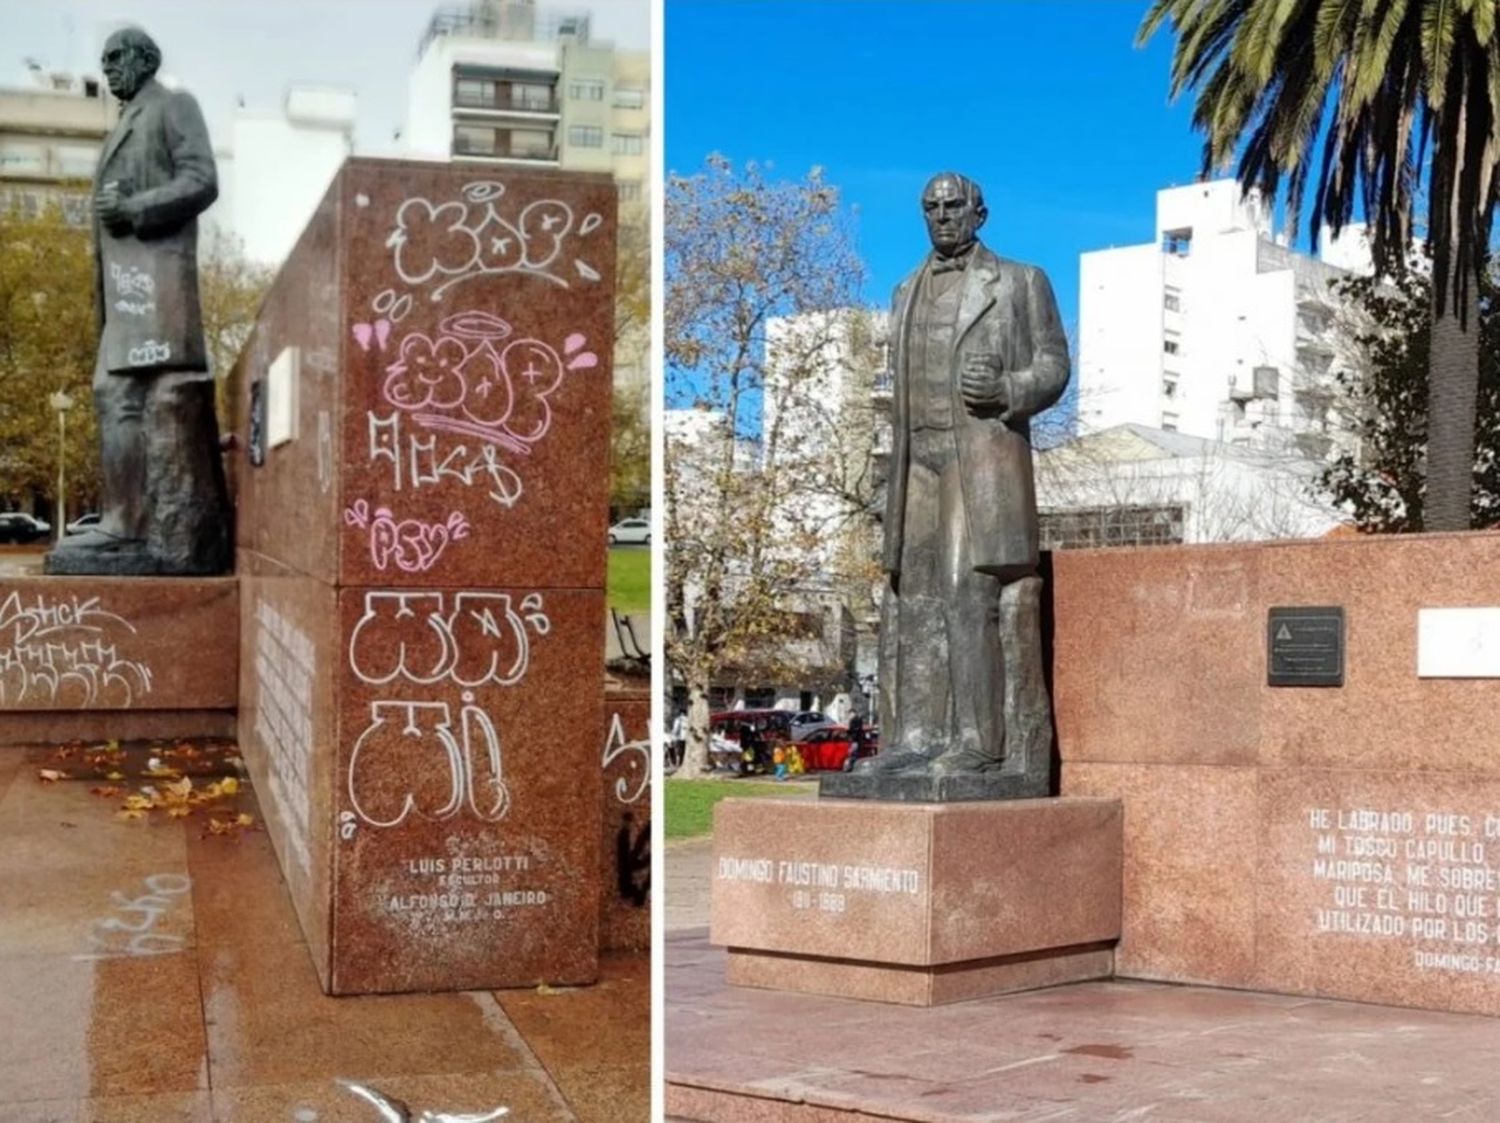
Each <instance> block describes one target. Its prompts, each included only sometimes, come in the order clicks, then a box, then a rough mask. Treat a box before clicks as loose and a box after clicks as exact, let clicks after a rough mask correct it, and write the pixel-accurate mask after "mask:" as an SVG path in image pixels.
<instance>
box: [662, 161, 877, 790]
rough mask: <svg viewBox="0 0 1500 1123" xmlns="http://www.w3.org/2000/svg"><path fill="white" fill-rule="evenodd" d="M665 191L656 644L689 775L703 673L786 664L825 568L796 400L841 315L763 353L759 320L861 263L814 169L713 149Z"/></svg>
mask: <svg viewBox="0 0 1500 1123" xmlns="http://www.w3.org/2000/svg"><path fill="white" fill-rule="evenodd" d="M666 192H667V194H666V215H667V220H666V231H665V271H666V293H665V306H666V316H665V325H664V326H665V336H666V348H665V350H666V360H667V384H668V391H669V400H672V401H675V402H677V403H679V404H683V405H687V406H691V407H693V408H694V410H695V412H694V413H691V414H687V415H686V417H685V421H684V424H683V425H682V426H681V428H680V429H678V430H675V431H674V430H673V429H669V430H668V433H667V463H666V480H665V493H666V495H665V499H666V508H667V509H666V512H665V527H664V531H665V541H666V549H667V552H666V562H667V576H666V586H667V604H666V616H667V635H666V637H665V647H666V656H667V660H668V663H669V664H670V666H671V668H672V670H673V672H674V673H675V674H676V675H677V676H679V677H680V678H681V680H682V681H683V682H684V683H685V684H686V686H687V690H688V696H689V700H690V709H689V714H688V749H687V754H686V760H685V762H684V764H683V766H682V768H681V769H680V770H679V773H678V774H679V775H683V776H691V775H695V774H698V773H700V772H702V771H703V770H704V769H705V768H706V766H707V753H708V733H709V729H708V726H709V701H708V699H709V691H710V688H711V686H712V685H713V683H714V682H715V680H716V679H718V678H719V677H721V676H722V675H723V674H724V673H725V672H726V670H729V669H734V670H736V671H738V672H740V673H742V674H752V673H753V674H757V675H760V674H764V675H771V674H775V673H778V672H779V671H784V670H787V669H790V668H794V667H795V664H796V663H797V660H798V658H799V656H798V649H799V648H803V647H804V646H805V645H804V644H803V643H801V642H797V641H798V638H799V637H798V633H799V632H801V631H804V630H805V623H806V616H805V615H803V614H802V609H803V608H804V607H805V605H804V604H799V593H800V591H802V590H805V589H806V588H807V587H808V586H809V584H810V583H813V580H814V578H820V577H821V576H822V574H821V573H820V572H819V571H820V568H821V561H820V558H821V554H820V551H819V549H818V547H819V545H820V543H822V542H823V541H826V540H827V536H828V534H829V533H830V530H831V529H835V528H830V526H829V525H828V518H827V512H828V507H827V506H826V505H822V504H819V505H814V504H810V503H809V502H807V501H806V500H807V496H808V495H809V494H810V492H812V491H814V490H816V489H817V488H818V487H820V486H821V484H820V481H819V479H818V477H817V476H816V475H815V473H813V472H811V471H810V470H809V463H810V458H809V457H808V456H807V455H806V454H807V452H808V451H809V447H810V444H811V442H813V441H814V440H815V432H816V430H815V429H814V428H813V427H811V426H809V425H808V424H807V423H806V421H805V416H799V407H800V406H803V405H805V404H806V403H807V401H808V399H809V395H808V394H807V391H808V390H809V389H810V388H812V387H815V386H817V385H819V383H820V380H822V379H825V378H826V377H827V375H828V369H829V364H830V363H831V362H835V361H838V360H837V356H839V355H840V354H842V353H844V351H843V349H842V348H841V346H840V338H839V337H840V333H841V332H843V331H845V330H846V327H847V324H846V317H845V316H843V315H841V314H829V315H823V316H809V317H807V318H806V320H805V322H803V323H804V326H803V328H802V330H799V331H797V332H794V333H790V334H789V335H788V336H787V337H785V338H783V339H781V340H779V341H778V342H777V345H776V346H775V347H774V349H773V348H772V347H771V346H770V341H769V340H768V334H767V329H768V325H769V323H770V321H772V320H773V319H775V318H777V317H785V316H793V315H801V314H804V313H831V312H833V310H836V309H847V308H848V307H849V306H850V305H853V304H855V303H856V300H857V294H858V291H859V285H860V281H861V278H862V276H863V266H862V264H861V262H860V260H859V258H858V255H857V254H856V252H855V249H854V238H853V231H852V226H851V222H850V219H849V216H848V214H847V212H845V211H844V210H843V209H842V207H841V204H840V200H839V195H838V192H837V191H835V190H834V189H833V188H832V187H830V186H829V185H828V184H827V183H825V182H824V180H823V177H822V174H821V172H819V171H818V170H816V169H814V170H813V171H812V172H811V173H809V174H808V176H807V177H806V178H804V179H802V180H796V181H788V180H775V179H771V178H770V177H769V176H768V174H767V169H765V168H764V167H762V166H760V165H758V164H754V163H749V164H746V165H744V166H743V167H740V168H736V167H735V166H734V165H733V164H731V163H730V162H729V161H728V160H726V159H724V158H723V157H720V156H713V157H710V158H709V160H708V161H707V162H706V164H705V166H704V168H703V169H702V170H701V171H700V172H698V173H697V174H694V175H690V176H680V175H674V176H671V177H670V178H669V180H668V183H667V188H666ZM773 350H774V353H772V352H773ZM812 398H813V399H814V400H815V399H816V395H812ZM850 514H851V516H853V515H854V514H856V513H855V512H850ZM799 618H800V619H799ZM803 638H805V637H803ZM788 641H792V642H788Z"/></svg>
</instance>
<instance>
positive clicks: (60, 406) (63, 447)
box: [48, 390, 73, 542]
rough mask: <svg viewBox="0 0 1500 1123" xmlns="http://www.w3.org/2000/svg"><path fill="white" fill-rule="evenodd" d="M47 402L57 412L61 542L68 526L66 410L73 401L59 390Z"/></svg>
mask: <svg viewBox="0 0 1500 1123" xmlns="http://www.w3.org/2000/svg"><path fill="white" fill-rule="evenodd" d="M48 400H49V401H50V402H51V403H52V408H53V409H55V410H56V411H57V540H58V541H59V542H61V541H62V540H63V535H64V534H66V533H67V529H66V528H67V525H68V500H67V495H68V475H67V463H68V410H70V409H72V408H73V399H72V397H70V396H69V394H68V392H67V391H66V390H59V391H57V393H55V394H53V395H52V397H51V398H50V399H48Z"/></svg>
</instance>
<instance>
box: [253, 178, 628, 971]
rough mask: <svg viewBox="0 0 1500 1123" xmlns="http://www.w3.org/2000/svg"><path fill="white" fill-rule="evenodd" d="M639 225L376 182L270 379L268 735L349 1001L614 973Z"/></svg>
mask: <svg viewBox="0 0 1500 1123" xmlns="http://www.w3.org/2000/svg"><path fill="white" fill-rule="evenodd" d="M615 197H616V191H615V187H614V184H613V182H612V181H611V180H610V179H609V177H607V176H598V175H577V174H568V175H563V174H558V173H547V172H537V171H532V170H522V169H511V168H505V169H499V168H474V167H463V166H451V165H446V164H432V163H419V162H402V161H388V160H366V159H354V160H350V161H348V162H346V163H345V165H344V166H343V168H342V170H341V171H340V172H339V174H338V176H337V178H336V179H335V180H334V182H333V184H332V185H331V187H330V188H329V191H328V193H327V196H326V197H325V199H324V200H323V202H322V204H321V205H320V206H319V208H318V210H317V212H316V214H315V215H314V216H313V219H312V220H311V222H310V223H309V225H308V227H307V229H306V230H305V232H304V233H303V235H302V237H301V239H300V240H299V242H298V245H297V246H296V248H295V249H294V251H293V253H292V255H291V257H290V258H289V260H288V261H287V263H286V265H285V266H284V267H283V268H282V270H281V271H280V273H279V274H278V277H277V280H276V282H275V284H274V286H273V288H272V290H271V292H270V294H269V295H268V296H267V299H266V302H265V304H264V306H263V308H262V311H261V315H260V318H259V322H258V323H257V325H256V329H255V332H254V334H253V335H252V336H251V338H250V340H249V342H248V343H247V345H246V348H245V350H244V351H243V352H242V355H241V358H240V362H239V366H238V369H237V371H236V388H237V393H238V396H239V397H238V410H237V414H238V425H237V427H236V428H237V432H238V434H239V436H240V445H241V449H242V453H241V456H240V458H239V460H238V461H237V462H236V465H235V477H236V480H237V484H238V496H239V538H238V546H239V559H238V565H239V570H240V573H241V574H242V577H243V580H244V592H243V596H242V598H241V623H242V639H241V643H242V651H243V659H242V674H241V707H240V738H241V743H242V747H243V751H244V755H245V759H246V761H247V763H248V765H249V767H250V771H251V774H252V776H253V777H254V779H255V782H256V787H257V790H258V791H259V793H260V795H261V798H262V801H263V803H264V805H265V808H264V809H265V813H266V821H267V824H268V829H269V831H270V833H271V837H272V839H273V841H274V843H275V845H276V849H277V853H278V856H279V857H280V859H281V863H282V866H283V868H284V869H285V870H286V872H287V881H288V885H289V886H290V887H291V890H292V895H293V898H294V900H295V901H296V905H297V911H298V916H299V918H300V920H301V923H302V926H303V929H304V931H305V932H306V933H307V936H308V941H309V944H310V946H311V947H312V950H313V954H314V956H315V957H316V959H317V961H318V968H319V972H320V975H321V978H322V980H323V984H324V986H325V988H326V989H329V990H330V991H333V992H337V993H364V992H385V991H400V990H443V989H475V988H486V987H497V986H523V985H534V984H536V983H538V982H552V983H584V982H590V981H592V980H593V979H594V978H595V976H596V974H597V962H598V942H599V941H598V934H599V894H600V888H599V886H600V863H599V857H598V845H599V836H600V830H601V826H600V821H601V816H602V809H601V806H600V804H601V801H600V799H599V779H598V778H599V774H600V757H599V751H600V750H599V747H600V745H601V744H602V743H603V742H604V728H603V718H604V715H603V712H602V709H601V707H600V705H599V699H600V698H601V697H602V695H603V688H604V674H603V665H604V643H603V640H604V635H603V621H604V616H605V607H604V576H605V526H606V523H607V513H608V512H607V501H608V500H607V492H608V474H609V473H608V456H609V425H610V412H611V406H610V402H611V388H612V373H611V366H612V357H613V350H614V348H613V327H614V238H615ZM293 355H295V357H296V359H297V373H296V376H295V378H292V379H289V380H286V381H279V380H278V375H277V374H276V373H275V372H276V371H278V370H280V369H283V364H284V363H285V361H286V359H287V358H288V357H290V356H293ZM257 385H258V386H259V390H256V389H254V388H255V387H256V386H257ZM256 395H259V396H260V397H261V398H263V399H264V400H266V401H267V402H268V403H269V404H268V408H267V414H268V418H267V420H268V421H269V420H270V418H271V417H274V416H275V415H276V414H277V412H278V411H279V410H283V409H284V415H285V416H287V417H289V418H290V424H289V426H288V429H289V432H288V434H287V436H288V438H289V439H286V440H285V441H283V442H278V443H272V442H270V441H269V440H267V441H262V440H260V428H259V426H257V425H255V424H252V420H253V418H254V414H255V410H254V409H253V408H252V402H253V401H254V400H255V397H256ZM268 428H269V426H268ZM267 435H269V434H267Z"/></svg>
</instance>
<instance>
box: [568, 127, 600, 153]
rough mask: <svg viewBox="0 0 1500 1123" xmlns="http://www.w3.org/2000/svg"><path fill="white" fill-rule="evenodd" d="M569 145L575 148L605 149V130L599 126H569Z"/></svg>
mask: <svg viewBox="0 0 1500 1123" xmlns="http://www.w3.org/2000/svg"><path fill="white" fill-rule="evenodd" d="M568 143H569V144H571V145H572V146H573V147H574V148H603V147H604V130H603V129H602V128H600V127H599V126H598V125H569V126H568Z"/></svg>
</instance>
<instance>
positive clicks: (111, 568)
mask: <svg viewBox="0 0 1500 1123" xmlns="http://www.w3.org/2000/svg"><path fill="white" fill-rule="evenodd" d="M42 572H43V573H50V574H58V575H61V576H73V577H85V576H94V577H152V576H155V575H157V574H158V573H160V572H161V565H160V563H159V562H158V561H157V559H156V558H155V557H153V556H152V554H151V551H150V550H148V549H147V548H146V543H145V542H143V541H142V540H141V539H139V538H120V537H117V536H116V535H113V534H106V533H105V532H104V531H102V530H90V531H86V532H85V533H83V534H76V535H70V536H69V537H67V538H64V539H63V540H62V541H61V542H59V543H58V544H57V546H56V547H55V548H53V549H52V550H49V551H48V552H47V555H46V557H44V558H43V559H42Z"/></svg>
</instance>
